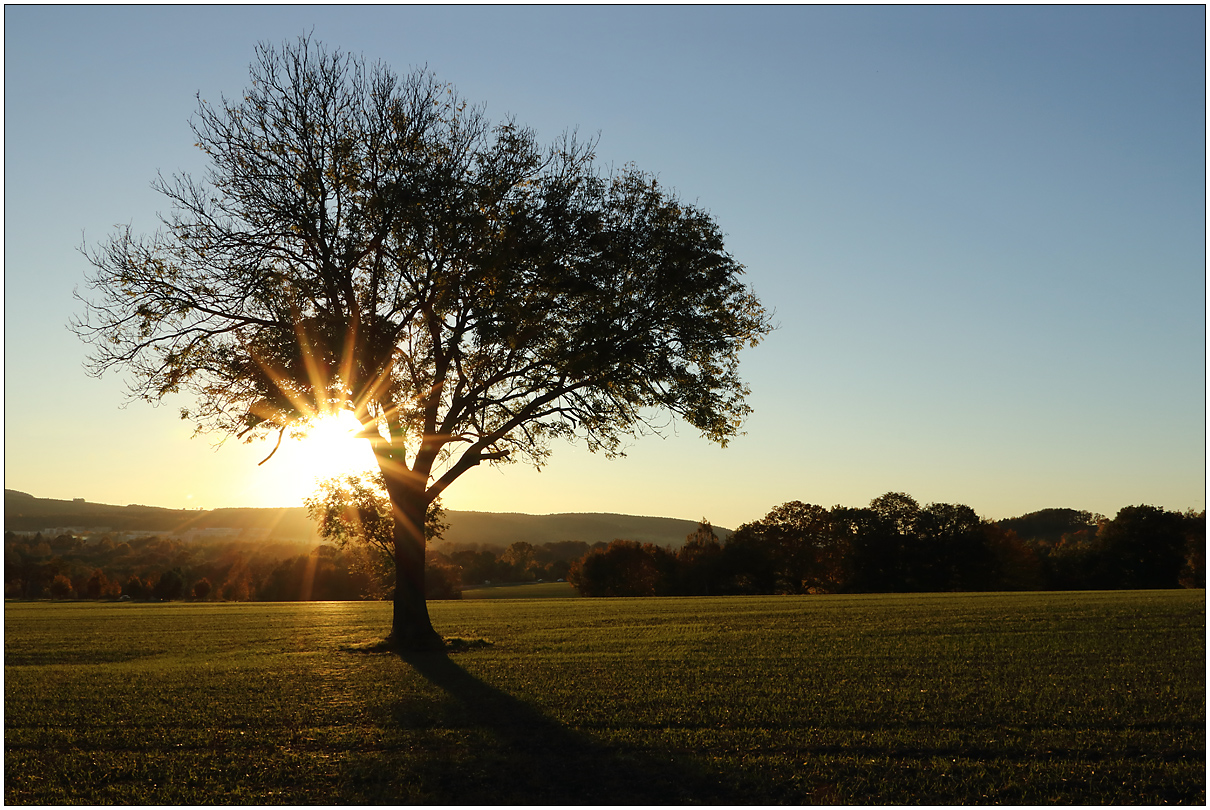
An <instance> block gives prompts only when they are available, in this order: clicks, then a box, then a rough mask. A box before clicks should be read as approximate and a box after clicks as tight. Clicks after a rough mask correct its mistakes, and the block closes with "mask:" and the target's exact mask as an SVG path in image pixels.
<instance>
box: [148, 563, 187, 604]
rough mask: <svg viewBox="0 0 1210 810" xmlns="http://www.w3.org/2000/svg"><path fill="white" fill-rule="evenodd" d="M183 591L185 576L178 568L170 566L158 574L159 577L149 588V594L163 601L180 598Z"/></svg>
mask: <svg viewBox="0 0 1210 810" xmlns="http://www.w3.org/2000/svg"><path fill="white" fill-rule="evenodd" d="M184 592H185V577H184V576H183V575H182V574H181V571H180V569H179V568H172V569H169V570H167V571H165V572H164V573H162V574H160V576H159V579H157V580H156V582H155V585H153V586H152V588H151V595H152V596H153V597H155V598H156V599H160V600H163V601H165V602H170V601H172V600H173V599H180V598H181V595H182V594H183V593H184Z"/></svg>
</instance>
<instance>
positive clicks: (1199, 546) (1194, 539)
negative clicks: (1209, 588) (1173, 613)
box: [1180, 509, 1206, 588]
mask: <svg viewBox="0 0 1210 810" xmlns="http://www.w3.org/2000/svg"><path fill="white" fill-rule="evenodd" d="M1184 518H1185V521H1184V522H1185V564H1184V565H1183V566H1181V574H1180V583H1181V585H1183V586H1185V587H1186V588H1205V587H1206V510H1204V509H1203V510H1202V511H1200V512H1194V511H1193V510H1192V509H1190V510H1189V511H1187V512H1185V514H1184Z"/></svg>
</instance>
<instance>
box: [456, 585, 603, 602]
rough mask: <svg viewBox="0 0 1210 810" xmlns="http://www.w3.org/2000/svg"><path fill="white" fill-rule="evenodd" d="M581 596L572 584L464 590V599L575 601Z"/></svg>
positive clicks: (500, 586)
mask: <svg viewBox="0 0 1210 810" xmlns="http://www.w3.org/2000/svg"><path fill="white" fill-rule="evenodd" d="M579 595H580V593H579V591H577V590H576V589H575V588H574V587H572V584H571V583H570V582H523V583H520V584H512V583H508V584H501V585H480V586H478V587H475V588H463V589H462V598H463V599H574V598H576V597H578V596H579Z"/></svg>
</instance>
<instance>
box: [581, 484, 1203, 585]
mask: <svg viewBox="0 0 1210 810" xmlns="http://www.w3.org/2000/svg"><path fill="white" fill-rule="evenodd" d="M1205 537H1206V518H1205V512H1204V511H1202V512H1193V511H1192V510H1190V511H1187V512H1173V511H1168V510H1165V509H1161V508H1159V507H1155V506H1128V507H1125V508H1123V509H1122V510H1120V511H1119V512H1118V514H1117V515H1116V516H1115V517H1114V518H1113V519H1107V518H1105V517H1103V516H1100V515H1093V514H1091V513H1088V512H1080V511H1076V510H1072V509H1048V510H1043V511H1041V512H1035V513H1030V514H1029V515H1023V516H1021V517H1019V518H1013V519H1010V520H1003V521H998V522H997V521H989V520H984V519H982V518H980V517H979V516H978V515H977V514H976V513H975V511H974V510H973V509H971V508H970V507H968V506H963V505H956V504H945V503H934V504H929V505H927V506H924V507H921V506H920V505H919V504H918V503H917V502H916V500H915V499H913V498H912V497H911V496H909V495H906V494H903V493H896V492H892V493H887V494H886V495H883V496H881V497H879V498H875V499H874V500H873V501H872V502H871V503H870V505H869V506H868V507H865V508H856V509H855V508H849V507H842V506H835V507H832V508H831V509H826V508H824V507H822V506H816V505H812V504H806V503H802V502H800V501H791V502H789V503H785V504H782V505H781V506H778V507H777V508H775V509H773V510H772V511H771V512H769V514H767V515H766V516H765V517H764V518H762V519H760V520H757V521H753V522H751V523H745V524H744V525H742V526H740V527H739V528H738V529H737V530H736V531H735V532H734V533H733V534H732V535H731V536H730V537H729V538H728V539H727V541H726V542H725V543H722V542H720V541H719V539H718V537H717V536H716V535H715V533H714V532H713V530H712V529H711V526H710V524H709V523H708V522H706V521H703V522H702V523H701V525H700V526H699V527H698V530H697V531H696V532H695V533H694V534H692V535H690V536H689V538H688V539H687V541H686V543H685V545H684V546H683V547H681V548H680V549H679V550H676V551H673V550H671V549H666V548H661V547H659V546H655V545H653V544H649V543H648V544H640V543H635V542H631V541H625V540H617V541H614V542H613V543H611V544H609V545H608V546H607V547H606V548H603V549H597V550H594V551H592V552H590V553H589V554H587V555H586V556H585V557H584V558H583V559H582V560H581V561H580V562H579V563H578V564H577V565H576V566H574V567H573V568H572V570H571V572H570V581H571V582H572V583H573V584H574V585H575V586H576V588H577V589H578V590H579V592H580V593H581V594H582V595H585V596H663V595H722V594H774V593H783V594H803V593H896V592H913V591H989V590H1085V589H1125V588H1179V587H1190V588H1204V587H1205V584H1206V575H1205Z"/></svg>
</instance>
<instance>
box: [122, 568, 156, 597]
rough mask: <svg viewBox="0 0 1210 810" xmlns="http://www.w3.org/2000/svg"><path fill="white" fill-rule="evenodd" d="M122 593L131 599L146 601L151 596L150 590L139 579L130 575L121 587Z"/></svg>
mask: <svg viewBox="0 0 1210 810" xmlns="http://www.w3.org/2000/svg"><path fill="white" fill-rule="evenodd" d="M122 593H124V594H126V595H127V596H129V597H130V598H131V599H146V598H147V597H148V596H149V595H150V594H151V589H150V588H149V587H148V586H147V584H146V583H145V582H143V580H142V579H141V578H140V577H138V576H137V575H135V574H131V575H130V576H129V577H127V578H126V584H125V585H123V586H122Z"/></svg>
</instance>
